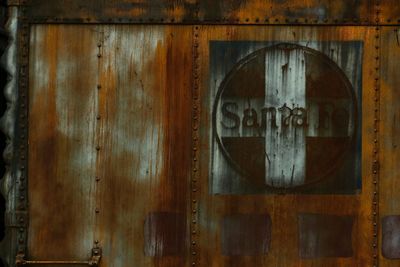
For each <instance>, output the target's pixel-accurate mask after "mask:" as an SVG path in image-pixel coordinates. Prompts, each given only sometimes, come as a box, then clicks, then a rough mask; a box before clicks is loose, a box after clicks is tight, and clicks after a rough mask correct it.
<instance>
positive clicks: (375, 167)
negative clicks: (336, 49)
mask: <svg viewBox="0 0 400 267" xmlns="http://www.w3.org/2000/svg"><path fill="white" fill-rule="evenodd" d="M380 12H381V10H380V0H376V2H375V75H374V76H375V79H374V89H375V90H374V91H375V95H374V140H373V164H372V177H373V184H374V191H373V196H372V210H373V211H372V218H373V219H372V223H373V225H372V227H373V242H372V249H373V266H374V267H378V266H379V240H378V239H379V118H380V110H379V108H380V63H381V62H380V40H381V36H380V35H381V32H380Z"/></svg>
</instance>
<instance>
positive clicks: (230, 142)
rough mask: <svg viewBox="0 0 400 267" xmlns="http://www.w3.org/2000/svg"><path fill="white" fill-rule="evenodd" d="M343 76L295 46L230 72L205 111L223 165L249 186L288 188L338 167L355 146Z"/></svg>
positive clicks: (349, 91)
mask: <svg viewBox="0 0 400 267" xmlns="http://www.w3.org/2000/svg"><path fill="white" fill-rule="evenodd" d="M356 105H357V104H356V101H355V96H354V90H353V88H352V86H351V83H350V82H349V80H348V79H347V77H346V75H345V74H344V73H343V71H342V70H341V69H340V68H339V67H338V66H337V65H336V63H335V62H333V61H332V60H331V59H330V58H329V57H327V56H326V55H324V54H322V53H320V52H318V51H316V50H313V49H310V48H307V47H304V46H300V45H295V44H278V45H274V46H271V47H268V48H264V49H261V50H258V51H256V52H254V53H252V54H250V55H249V56H247V57H246V58H244V59H243V60H241V61H240V62H239V63H237V64H236V66H235V67H234V68H233V70H231V72H230V73H229V74H228V75H227V76H226V77H225V79H224V80H223V82H222V83H221V85H220V87H219V89H218V93H217V96H216V99H215V103H214V107H213V128H214V133H215V136H216V138H217V142H218V144H219V148H220V149H221V150H222V152H223V155H224V157H225V158H226V159H227V161H228V162H229V163H230V164H231V166H233V167H234V168H235V169H236V170H237V171H238V172H240V173H241V174H242V176H243V177H245V178H246V179H248V180H249V181H250V182H252V183H253V184H257V185H262V186H267V187H273V188H295V187H299V186H304V185H307V184H311V183H315V182H318V181H320V180H322V179H324V178H326V177H328V176H329V175H331V174H332V173H334V172H335V171H336V170H338V169H339V168H340V167H341V165H342V164H343V163H344V159H345V157H346V155H347V153H349V147H350V146H351V145H352V144H353V142H354V140H355V132H356V128H357V127H356V124H357V107H356Z"/></svg>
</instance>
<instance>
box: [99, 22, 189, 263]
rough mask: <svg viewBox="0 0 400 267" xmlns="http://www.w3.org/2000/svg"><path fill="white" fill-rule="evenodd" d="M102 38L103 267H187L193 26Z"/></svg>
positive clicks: (132, 30)
mask: <svg viewBox="0 0 400 267" xmlns="http://www.w3.org/2000/svg"><path fill="white" fill-rule="evenodd" d="M101 32H102V35H103V40H102V42H101V47H100V50H99V53H100V55H99V56H100V59H99V64H100V66H101V67H100V78H99V85H100V86H101V89H100V90H99V111H98V114H97V115H98V116H99V125H98V130H97V132H98V138H97V142H98V144H97V145H98V146H99V151H98V162H97V177H98V179H99V182H98V183H99V187H98V192H97V205H98V212H99V213H98V216H97V217H98V218H97V222H96V235H98V238H99V241H100V244H101V246H102V247H103V254H104V257H103V260H102V266H116V267H117V266H120V267H123V266H127V264H128V265H129V264H133V265H135V266H170V267H173V266H186V265H188V262H187V260H188V257H186V255H188V252H189V251H188V247H189V245H188V244H189V243H188V238H189V237H188V230H187V228H188V226H189V225H188V223H187V222H186V219H189V218H188V217H189V216H187V208H188V199H190V197H189V191H188V189H189V176H190V166H191V164H190V162H191V154H190V151H191V150H190V145H191V127H190V125H191V112H190V110H191V82H190V81H191V70H192V68H191V66H192V63H191V62H192V52H191V51H192V48H191V38H192V31H191V27H185V26H175V27H165V26H143V25H141V26H134V25H133V26H132V25H131V26H127V25H125V26H122V25H119V26H104V27H103V28H102V30H101ZM182 242H183V243H182ZM171 246H172V247H171Z"/></svg>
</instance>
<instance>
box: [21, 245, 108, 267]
mask: <svg viewBox="0 0 400 267" xmlns="http://www.w3.org/2000/svg"><path fill="white" fill-rule="evenodd" d="M101 253H102V252H101V248H100V247H98V246H95V247H94V248H93V249H92V257H91V258H90V260H88V261H54V260H51V261H50V260H49V261H46V260H45V261H41V260H35V261H30V260H25V254H23V253H18V254H17V257H16V261H15V264H16V266H21V265H28V264H66V265H68V264H70V265H88V266H93V267H97V266H99V263H100V260H101Z"/></svg>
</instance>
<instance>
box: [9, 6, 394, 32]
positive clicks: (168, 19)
mask: <svg viewBox="0 0 400 267" xmlns="http://www.w3.org/2000/svg"><path fill="white" fill-rule="evenodd" d="M8 2H9V5H18V6H25V7H27V18H28V20H29V22H30V23H46V24H53V23H54V24H58V23H63V24H69V23H72V24H76V23H78V24H110V23H112V24H187V25H202V24H205V25H208V24H211V25H303V26H305V25H307V26H312V25H327V26H329V25H336V26H357V25H358V26H375V25H376V24H377V23H376V22H375V21H374V20H375V1H371V4H370V6H368V8H370V9H371V11H368V12H367V13H366V14H363V15H360V16H359V17H357V16H355V17H348V18H343V17H324V18H318V17H315V16H314V17H313V16H310V17H307V16H305V15H301V16H288V15H286V14H284V13H279V11H277V12H278V14H274V15H273V16H270V15H268V14H265V16H262V15H260V16H255V15H254V14H251V13H252V12H251V11H249V12H248V13H249V15H248V16H245V17H237V16H236V17H225V15H224V14H218V15H216V16H214V17H207V16H205V15H204V14H201V13H204V10H205V9H207V6H201V5H202V2H201V1H199V0H194V1H191V2H189V1H188V2H187V3H186V5H187V6H183V10H182V11H183V12H186V13H187V14H188V16H176V15H175V16H174V15H168V13H169V11H170V10H169V8H170V6H162V5H160V6H158V8H159V11H158V12H157V13H156V14H152V15H147V14H146V15H136V16H129V15H125V16H124V15H119V14H118V13H116V14H115V15H109V14H104V11H103V13H102V11H101V8H100V10H96V11H94V10H90V8H89V7H88V6H85V5H78V6H79V8H78V9H76V3H75V6H73V5H72V7H66V8H70V9H71V10H72V9H73V10H74V11H82V10H85V8H86V9H89V10H85V11H84V12H83V11H82V13H81V14H78V13H76V12H70V14H72V15H71V16H70V15H69V14H68V16H65V14H63V10H62V9H56V10H54V11H47V13H46V12H45V15H39V14H34V13H33V14H31V13H32V10H40V8H43V6H41V5H39V6H37V5H36V6H35V4H37V3H35V2H34V1H32V0H8ZM149 2H151V1H149ZM44 3H46V2H45V1H44ZM71 3H72V4H74V1H71ZM121 6H123V5H121ZM126 6H127V7H126V10H129V4H128V3H126ZM115 7H116V8H117V9H118V8H121V10H122V11H126V10H125V9H124V8H123V7H118V5H117V3H116V4H115ZM102 8H103V9H106V8H107V7H102ZM354 8H356V7H354ZM81 9H82V10H81ZM97 12H98V13H97ZM179 13H180V12H179ZM314 15H315V14H314ZM396 15H398V16H396ZM378 24H379V25H387V26H394V25H400V14H394V15H393V16H392V17H389V16H386V17H385V16H382V18H381V19H380V21H379V22H378Z"/></svg>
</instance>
